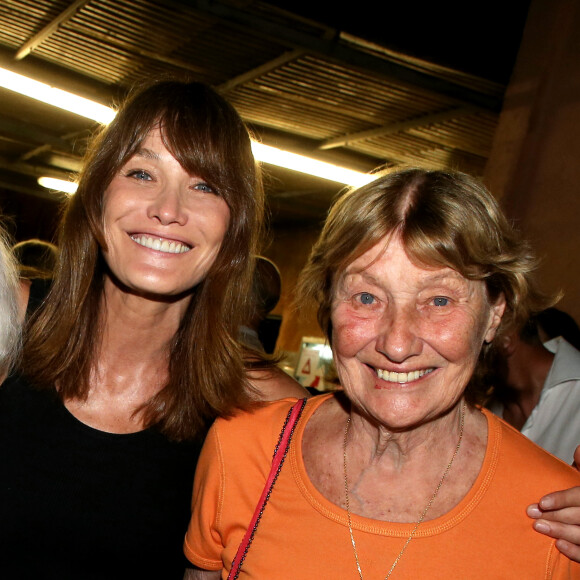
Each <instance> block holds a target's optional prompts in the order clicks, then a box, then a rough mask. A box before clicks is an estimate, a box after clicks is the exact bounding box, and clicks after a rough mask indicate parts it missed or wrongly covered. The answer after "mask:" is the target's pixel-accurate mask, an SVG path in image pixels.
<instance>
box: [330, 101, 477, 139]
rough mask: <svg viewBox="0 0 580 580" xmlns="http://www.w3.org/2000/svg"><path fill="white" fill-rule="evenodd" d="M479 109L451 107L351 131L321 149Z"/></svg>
mask: <svg viewBox="0 0 580 580" xmlns="http://www.w3.org/2000/svg"><path fill="white" fill-rule="evenodd" d="M477 110H478V109H476V108H475V107H459V108H455V109H450V110H448V111H441V112H439V113H432V114H430V115H421V116H420V117H414V118H413V119H409V120H407V121H401V122H399V123H390V124H388V125H383V126H382V127H377V128H375V129H369V130H368V131H358V132H357V133H349V134H347V135H341V136H340V137H335V138H333V139H328V140H327V141H325V142H324V143H322V144H321V145H320V149H334V148H335V147H342V146H344V145H351V144H352V143H355V142H356V141H364V140H366V139H373V138H374V137H383V136H385V135H393V134H395V133H402V132H403V131H409V130H410V129H416V128H418V127H426V126H428V125H433V124H434V123H443V122H445V121H449V120H451V119H457V118H458V117H462V116H465V115H471V114H473V113H475V112H477Z"/></svg>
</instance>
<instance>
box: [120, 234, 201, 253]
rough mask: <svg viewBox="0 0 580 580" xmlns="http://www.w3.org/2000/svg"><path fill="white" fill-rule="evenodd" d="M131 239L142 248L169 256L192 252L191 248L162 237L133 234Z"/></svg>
mask: <svg viewBox="0 0 580 580" xmlns="http://www.w3.org/2000/svg"><path fill="white" fill-rule="evenodd" d="M131 239H132V240H133V241H134V242H136V243H137V244H139V245H140V246H144V247H145V248H149V249H150V250H157V251H159V252H164V253H167V254H183V253H184V252H189V250H191V247H190V246H188V245H187V244H184V243H182V242H179V241H176V240H167V239H165V238H161V237H151V236H147V235H145V234H132V235H131Z"/></svg>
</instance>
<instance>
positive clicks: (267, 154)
mask: <svg viewBox="0 0 580 580" xmlns="http://www.w3.org/2000/svg"><path fill="white" fill-rule="evenodd" d="M252 151H253V152H254V157H255V158H256V159H257V160H258V161H263V162H264V163H271V164H272V165H278V166H279V167H285V168H286V169H292V170H294V171H300V172H301V173H307V174H308V175H314V176H316V177H322V178H323V179H329V180H331V181H336V182H338V183H344V184H346V185H354V186H356V187H360V186H361V185H365V183H369V182H370V181H372V180H373V179H374V178H375V176H373V175H369V174H368V173H361V172H360V171H353V170H352V169H346V168H345V167H339V166H338V165H332V164H331V163H325V162H324V161H318V159H312V158H310V157H304V156H303V155H298V154H296V153H290V152H289V151H283V150H282V149H277V148H276V147H270V146H269V145H263V144H262V143H256V142H255V141H252Z"/></svg>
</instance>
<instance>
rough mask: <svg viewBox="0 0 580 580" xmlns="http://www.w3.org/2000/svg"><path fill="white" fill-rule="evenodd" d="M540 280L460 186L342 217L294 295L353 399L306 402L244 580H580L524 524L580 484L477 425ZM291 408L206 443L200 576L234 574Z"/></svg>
mask: <svg viewBox="0 0 580 580" xmlns="http://www.w3.org/2000/svg"><path fill="white" fill-rule="evenodd" d="M532 266H533V260H532V258H531V256H530V255H529V253H528V251H527V249H526V247H525V245H523V244H522V243H521V242H520V241H519V240H518V239H517V237H516V236H515V235H514V233H513V232H512V230H511V229H510V227H509V225H508V223H507V222H506V220H505V218H504V217H503V216H502V215H501V213H500V212H499V210H498V208H497V205H496V204H495V202H494V200H493V198H492V197H491V196H490V195H489V194H488V193H487V192H486V191H485V189H484V188H483V187H482V186H480V185H479V184H478V183H477V182H476V181H475V180H474V179H472V178H470V177H468V176H466V175H463V174H459V173H452V174H449V173H444V172H437V171H435V172H427V171H423V170H407V171H401V172H396V173H391V174H388V175H386V176H384V177H381V178H380V179H377V180H375V181H374V182H373V183H371V184H369V185H368V186H366V187H363V188H361V189H359V190H357V191H353V192H351V193H349V194H347V195H345V196H343V197H342V198H341V199H340V200H339V201H338V203H337V204H335V206H334V207H333V209H332V210H331V213H330V216H329V218H328V220H327V222H326V224H325V227H324V229H323V231H322V234H321V236H320V239H319V241H318V242H317V244H316V245H315V248H314V250H313V252H312V255H311V257H310V261H309V263H308V265H307V267H306V270H305V272H304V275H303V280H302V290H303V293H304V294H305V295H306V296H310V297H314V298H315V299H316V301H317V303H318V308H319V309H318V313H319V321H320V323H321V326H322V328H323V329H325V331H326V333H327V336H328V338H329V341H330V343H331V345H332V348H333V352H334V359H335V363H336V367H337V371H338V375H339V378H340V382H341V384H342V387H343V389H344V390H343V391H342V392H340V393H338V394H335V395H325V396H320V397H315V398H314V399H311V400H310V401H309V402H308V403H307V404H306V406H305V408H304V411H303V413H302V417H301V419H300V422H299V423H298V426H297V427H295V430H294V434H293V439H292V442H291V444H290V447H289V451H288V455H287V457H286V463H287V465H284V466H283V468H282V469H281V470H280V472H279V474H278V477H277V479H276V480H275V484H274V487H273V489H272V490H271V492H270V493H269V495H268V497H269V501H268V502H267V503H266V505H265V508H264V509H263V511H262V513H261V518H259V519H258V523H257V524H253V527H254V533H253V536H252V537H253V540H252V542H251V543H250V544H249V548H247V550H246V552H245V556H244V557H243V558H242V576H241V577H245V578H246V577H247V578H257V579H258V578H259V579H263V578H276V579H277V580H282V579H285V578H288V579H290V578H292V579H295V578H300V579H307V578H312V579H321V578H333V579H335V578H337V577H339V578H361V579H362V578H385V577H386V578H389V577H391V576H392V577H393V578H446V579H447V578H470V579H474V578H486V579H487V578H505V577H516V578H572V577H573V578H580V566H578V565H577V564H575V563H572V562H570V561H569V560H568V559H567V558H566V557H564V556H563V555H562V554H561V553H560V552H559V551H558V550H557V549H556V547H555V545H554V541H553V540H552V539H550V538H548V537H546V536H542V535H540V534H537V533H536V532H535V531H534V530H533V528H532V526H531V525H530V521H529V519H528V518H527V517H526V507H527V506H528V504H530V503H531V502H532V501H534V500H536V499H537V498H538V497H540V496H541V495H542V494H544V493H546V492H547V491H550V490H553V489H555V488H556V489H558V488H560V489H562V488H568V487H570V486H572V485H577V484H578V483H579V482H580V475H579V474H578V473H577V472H575V471H574V470H573V469H571V468H570V467H569V466H567V465H565V464H564V463H561V462H559V461H558V460H557V459H555V458H554V457H552V456H551V455H549V454H548V453H546V452H544V451H543V450H542V449H540V448H539V447H537V446H535V445H534V444H533V443H531V442H530V441H529V440H527V439H526V438H525V437H523V436H522V435H521V434H519V433H518V432H516V431H514V430H513V429H511V428H510V427H509V426H507V425H506V424H505V423H503V422H502V421H501V420H499V419H497V418H495V417H494V416H493V415H491V414H490V413H488V412H487V411H484V410H481V409H480V408H479V407H478V406H477V405H476V403H477V401H478V396H477V395H478V393H477V392H476V388H475V387H476V385H477V380H475V379H474V380H472V377H473V375H474V372H475V370H476V367H477V366H478V361H480V362H481V359H484V358H485V356H486V351H487V350H488V349H489V345H490V344H491V343H492V341H493V340H494V337H495V336H496V335H497V333H498V331H499V330H500V329H501V326H502V323H503V324H508V325H509V324H511V323H512V322H513V321H516V320H519V319H521V318H522V317H523V316H525V315H526V314H527V312H528V311H529V310H530V309H536V308H540V307H541V306H542V305H543V299H542V296H541V295H540V294H539V293H538V292H536V291H535V289H534V287H533V285H532V284H531V283H530V279H529V274H530V270H531V269H532ZM291 404H292V403H291V402H289V401H285V402H279V403H275V404H271V405H269V406H266V407H264V408H262V409H260V410H258V411H254V412H253V413H246V414H240V415H238V416H237V417H235V418H234V419H232V420H218V421H217V422H216V423H215V424H214V427H213V428H212V429H211V430H210V434H209V435H208V438H207V439H206V444H205V447H204V450H203V452H202V457H201V459H200V463H199V467H198V474H197V475H196V484H195V490H194V513H193V517H192V520H191V523H190V527H189V531H188V534H187V537H186V545H185V549H186V554H187V555H188V557H189V558H190V560H191V561H192V562H193V563H194V564H196V565H197V566H199V568H200V571H199V572H198V574H197V575H198V577H199V578H206V577H207V578H212V577H215V578H218V577H219V575H220V573H221V574H222V577H225V576H226V575H227V573H228V571H229V570H230V566H231V563H232V560H233V559H234V556H235V554H236V550H237V548H238V545H239V543H240V540H241V538H242V536H243V534H244V532H245V529H246V527H247V526H248V523H249V522H250V519H251V516H252V513H253V511H254V507H255V505H256V503H257V502H258V498H259V497H260V493H261V491H262V486H263V483H264V481H265V479H266V477H267V475H268V471H269V467H270V463H271V456H272V450H273V448H274V446H275V445H276V442H277V437H278V431H279V430H280V426H281V425H282V423H283V422H284V421H285V419H286V417H287V413H288V410H289V407H290V406H291ZM203 569H205V570H206V571H207V572H203V571H202V570H203ZM237 573H238V572H236V574H237ZM236 574H234V575H233V577H236Z"/></svg>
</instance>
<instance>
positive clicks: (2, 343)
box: [0, 230, 22, 376]
mask: <svg viewBox="0 0 580 580" xmlns="http://www.w3.org/2000/svg"><path fill="white" fill-rule="evenodd" d="M19 297H20V278H19V274H18V264H17V262H16V258H15V257H14V254H13V252H12V250H11V248H10V245H9V243H8V239H7V235H6V234H5V233H4V232H3V231H1V230H0V374H1V375H2V376H5V375H6V374H7V373H8V372H9V371H10V369H11V367H12V365H13V364H14V362H15V361H16V358H17V357H18V355H19V353H20V344H21V340H20V339H21V329H22V321H21V316H20V312H19Z"/></svg>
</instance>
